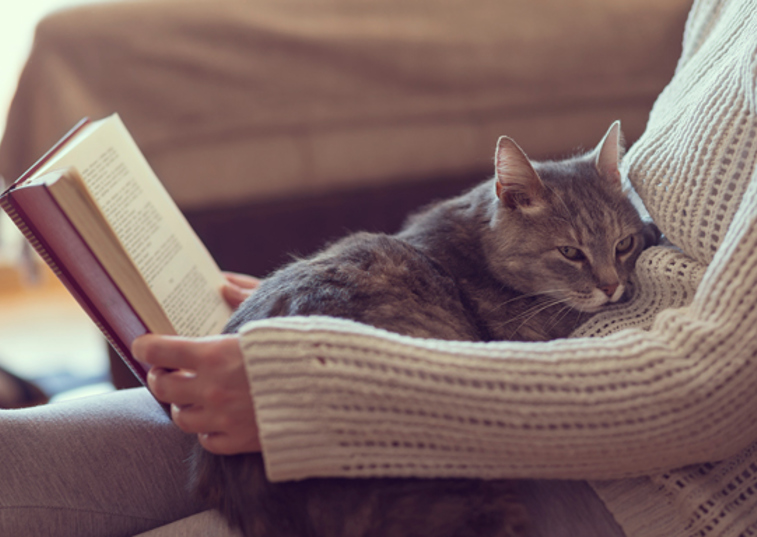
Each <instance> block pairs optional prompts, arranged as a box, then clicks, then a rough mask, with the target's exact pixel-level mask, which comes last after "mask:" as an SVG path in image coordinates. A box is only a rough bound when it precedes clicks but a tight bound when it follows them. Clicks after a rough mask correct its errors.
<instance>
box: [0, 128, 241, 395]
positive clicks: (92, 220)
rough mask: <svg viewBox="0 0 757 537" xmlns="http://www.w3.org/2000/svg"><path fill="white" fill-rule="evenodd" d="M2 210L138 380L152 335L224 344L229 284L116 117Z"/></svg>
mask: <svg viewBox="0 0 757 537" xmlns="http://www.w3.org/2000/svg"><path fill="white" fill-rule="evenodd" d="M0 206H2V208H3V209H5V211H6V212H7V213H8V214H9V215H10V217H11V218H12V220H13V221H14V222H15V223H16V225H17V226H18V227H19V228H20V229H21V231H22V232H23V233H24V235H25V236H26V238H27V239H28V240H29V241H30V242H31V243H32V245H33V246H34V248H35V249H36V250H37V252H39V254H40V255H41V256H42V258H43V259H44V260H45V261H46V262H47V264H48V265H50V267H51V268H52V269H53V271H54V272H55V273H56V275H57V276H58V277H59V278H60V280H61V281H62V282H63V284H64V285H65V286H66V288H67V289H68V290H69V291H70V292H71V294H72V295H73V296H74V298H76V300H77V301H78V302H79V304H80V305H81V306H82V307H83V308H84V310H85V311H86V312H87V314H89V316H90V317H91V318H92V320H93V321H94V322H95V323H96V324H97V325H98V327H99V328H100V330H101V331H102V332H103V334H104V335H105V337H106V338H107V339H108V341H109V342H110V344H111V345H112V346H113V348H114V349H115V350H116V352H117V353H118V354H119V355H120V356H121V358H122V359H123V360H124V361H125V362H126V364H127V365H128V366H129V367H130V369H131V370H132V371H133V372H134V374H135V375H136V376H137V377H138V378H139V379H140V380H142V382H144V381H145V378H146V368H145V367H144V366H143V365H142V364H140V363H138V362H137V361H136V360H135V359H134V357H133V356H132V354H131V351H130V347H131V343H132V341H133V340H134V339H135V338H136V337H138V336H140V335H142V334H144V333H147V332H152V333H158V334H178V335H183V336H204V335H211V334H218V333H220V332H221V330H222V329H223V326H224V324H225V323H226V321H227V320H228V318H229V316H230V314H231V310H230V308H229V306H228V305H227V304H226V303H225V301H224V300H223V298H222V296H221V287H222V286H223V284H224V278H223V275H222V274H221V271H220V269H219V268H218V266H217V265H216V263H215V261H214V260H213V258H212V257H211V256H210V254H209V253H208V251H207V249H206V248H205V246H204V245H203V244H202V242H201V241H200V239H199V238H198V237H197V235H196V234H195V233H194V231H193V230H192V228H191V227H190V226H189V223H188V222H187V221H186V219H185V218H184V216H183V215H182V213H181V212H180V211H179V209H178V207H177V206H176V204H175V203H174V202H173V200H172V199H171V197H170V196H169V194H168V193H167V192H166V190H165V188H164V187H163V185H162V184H161V183H160V181H159V180H158V178H157V177H156V175H155V173H154V172H153V171H152V169H151V168H150V166H149V164H148V163H147V161H146V160H145V158H144V156H143V155H142V152H141V151H140V150H139V148H138V147H137V145H136V143H135V142H134V140H133V139H132V137H131V135H130V134H129V132H128V131H127V130H126V128H125V127H124V125H123V123H122V122H121V119H120V118H119V117H118V116H117V115H113V116H110V117H108V118H105V119H103V120H100V121H95V122H89V121H88V120H83V121H82V122H80V123H79V124H78V125H77V126H76V127H74V129H72V130H71V131H70V132H69V133H68V134H67V135H66V136H65V137H64V138H63V139H61V140H60V141H59V142H58V144H56V145H55V146H54V147H53V148H52V149H51V150H50V151H48V153H47V154H46V155H45V156H44V157H42V158H41V159H40V160H39V161H38V162H37V163H36V164H35V165H34V166H33V167H32V168H31V169H30V170H29V171H27V172H26V173H25V174H24V175H22V176H21V177H20V178H19V179H18V180H17V181H16V182H15V183H14V184H13V185H12V186H11V187H10V188H8V189H7V190H6V191H5V192H4V193H3V194H2V196H0Z"/></svg>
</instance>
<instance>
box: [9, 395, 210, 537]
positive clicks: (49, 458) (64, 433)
mask: <svg viewBox="0 0 757 537" xmlns="http://www.w3.org/2000/svg"><path fill="white" fill-rule="evenodd" d="M0 439H2V440H0V535H17V536H25V535H30V536H31V535H46V536H54V535H72V536H73V535H75V536H77V537H85V536H88V535H92V536H98V537H102V536H116V535H134V534H137V533H139V532H142V531H146V530H148V529H150V528H153V527H156V526H160V525H162V524H165V523H167V522H170V521H172V520H176V519H179V518H183V517H185V516H188V515H190V514H192V513H195V512H197V511H199V510H200V506H199V505H197V504H196V502H194V501H193V500H192V499H191V498H190V495H189V494H188V492H187V489H186V482H187V471H188V470H187V463H186V460H187V456H188V454H189V451H190V448H191V446H192V443H193V441H194V437H193V436H191V435H186V434H184V433H182V432H181V431H180V430H179V429H178V428H177V427H176V426H175V425H174V424H173V423H172V422H171V421H170V419H169V418H168V416H167V415H166V413H165V412H164V410H163V409H162V408H161V407H160V406H159V405H158V404H157V403H156V402H155V400H154V399H153V398H152V397H151V396H150V395H149V393H148V392H147V390H145V389H144V388H138V389H134V390H126V391H122V392H115V393H111V394H106V395H103V396H97V397H90V398H85V399H80V400H74V401H70V402H65V403H57V404H51V405H46V406H41V407H35V408H30V409H25V410H4V411H0Z"/></svg>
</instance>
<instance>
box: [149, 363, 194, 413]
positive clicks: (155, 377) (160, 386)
mask: <svg viewBox="0 0 757 537" xmlns="http://www.w3.org/2000/svg"><path fill="white" fill-rule="evenodd" d="M196 384H197V382H196V374H195V372H194V371H188V370H186V369H172V370H168V369H163V368H161V367H153V368H152V369H150V371H148V372H147V387H148V388H149V389H150V392H151V393H152V394H153V396H154V397H155V399H157V400H158V401H161V402H163V403H173V404H177V405H193V404H197V403H200V402H201V398H200V395H199V394H198V393H197V389H196V387H195V386H196Z"/></svg>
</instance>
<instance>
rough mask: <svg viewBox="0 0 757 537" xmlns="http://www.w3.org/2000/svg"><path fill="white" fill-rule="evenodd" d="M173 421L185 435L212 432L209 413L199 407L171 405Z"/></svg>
mask: <svg viewBox="0 0 757 537" xmlns="http://www.w3.org/2000/svg"><path fill="white" fill-rule="evenodd" d="M171 419H172V420H173V421H174V423H175V424H176V425H177V426H178V427H179V429H181V430H182V431H184V432H185V433H195V434H199V433H203V432H204V431H208V430H210V429H209V427H211V425H210V424H209V423H208V421H209V420H208V412H207V411H206V410H205V409H204V408H203V407H201V406H197V405H177V404H172V405H171Z"/></svg>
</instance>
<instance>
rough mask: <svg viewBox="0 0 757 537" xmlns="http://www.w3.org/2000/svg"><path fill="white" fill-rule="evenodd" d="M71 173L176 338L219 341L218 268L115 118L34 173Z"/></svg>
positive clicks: (223, 309)
mask: <svg viewBox="0 0 757 537" xmlns="http://www.w3.org/2000/svg"><path fill="white" fill-rule="evenodd" d="M65 166H75V167H76V168H77V169H78V171H79V172H80V174H81V176H82V178H83V179H84V182H85V183H86V185H87V188H88V189H89V191H90V193H91V194H92V196H93V197H94V199H95V200H96V201H97V203H98V205H99V206H100V208H101V210H102V212H103V215H104V216H105V218H106V219H107V220H108V222H109V223H110V225H111V227H112V229H113V231H114V232H115V234H116V236H117V237H118V239H119V240H120V242H121V243H122V245H123V246H124V249H125V250H126V252H127V253H128V254H129V256H130V257H131V259H132V261H133V262H134V264H135V265H136V267H137V268H138V269H139V271H140V272H141V273H142V276H143V278H144V280H145V282H146V283H147V284H148V286H149V287H150V290H151V291H152V292H153V294H154V295H155V296H156V298H157V300H158V302H159V303H160V304H161V305H162V307H163V309H164V311H165V313H166V315H167V317H168V319H169V320H170V321H171V324H172V325H173V326H174V328H175V329H176V333H177V334H179V335H184V336H202V335H210V334H218V333H220V332H221V330H222V328H223V326H224V324H225V323H226V321H227V320H228V318H229V315H230V314H231V310H230V308H229V307H228V306H227V305H226V303H225V301H224V300H223V298H222V296H221V294H220V288H221V286H222V285H223V283H224V279H223V276H222V275H221V272H220V270H219V269H218V266H217V265H216V264H215V262H214V261H213V259H212V257H211V256H210V254H209V253H208V251H207V249H206V248H205V246H204V245H203V244H202V242H201V241H200V240H199V238H198V237H197V235H196V234H195V233H194V231H193V230H192V229H191V227H190V226H189V224H188V223H187V221H186V219H185V218H184V216H183V215H182V214H181V212H180V211H179V209H178V207H177V206H176V204H175V203H174V202H173V200H172V199H171V198H170V196H169V195H168V193H167V192H166V190H165V188H164V187H163V185H162V184H161V183H160V181H159V180H158V179H157V177H156V176H155V174H154V172H153V171H152V169H151V168H150V166H149V165H148V163H147V161H146V160H145V159H144V156H143V155H142V153H141V151H140V150H139V149H138V148H137V146H136V144H135V143H134V141H133V140H132V138H131V136H130V135H129V133H128V132H127V131H126V128H125V127H124V126H123V124H122V123H121V121H120V119H119V118H118V116H111V117H110V118H107V119H105V120H102V121H100V122H97V123H95V124H94V127H93V128H92V129H91V130H90V131H89V136H87V137H85V138H83V139H82V140H81V141H80V142H78V143H77V144H75V145H73V146H72V147H71V148H69V149H67V150H66V151H65V152H62V153H61V154H60V155H57V157H56V158H55V159H54V160H53V161H52V162H49V163H47V164H46V166H45V167H44V168H43V169H42V170H40V172H38V174H39V173H44V171H48V170H51V169H57V168H60V167H65Z"/></svg>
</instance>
